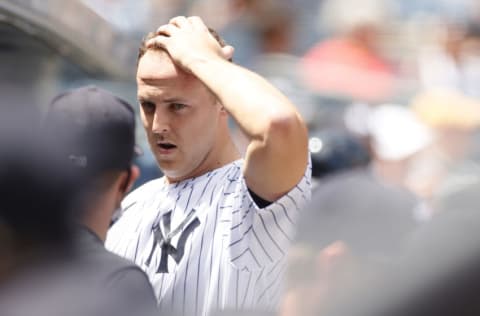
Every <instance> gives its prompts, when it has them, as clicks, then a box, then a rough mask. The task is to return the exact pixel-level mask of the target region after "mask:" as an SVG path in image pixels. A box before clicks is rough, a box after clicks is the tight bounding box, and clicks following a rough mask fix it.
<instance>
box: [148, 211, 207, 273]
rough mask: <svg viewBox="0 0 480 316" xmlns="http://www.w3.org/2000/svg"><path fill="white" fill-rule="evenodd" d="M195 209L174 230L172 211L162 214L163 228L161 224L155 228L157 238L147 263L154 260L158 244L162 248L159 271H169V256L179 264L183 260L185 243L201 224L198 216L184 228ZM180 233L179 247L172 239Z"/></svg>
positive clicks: (154, 233) (154, 232)
mask: <svg viewBox="0 0 480 316" xmlns="http://www.w3.org/2000/svg"><path fill="white" fill-rule="evenodd" d="M195 212H196V211H195V209H192V210H191V211H190V213H189V214H188V215H187V217H185V219H184V220H183V221H182V222H181V223H180V225H178V227H177V228H176V229H174V230H173V231H171V230H170V224H171V219H172V211H169V212H167V213H165V214H163V216H162V220H161V224H163V229H161V228H160V226H159V225H157V226H156V227H154V228H153V235H154V237H155V240H154V242H153V247H152V250H151V252H150V255H149V256H148V259H147V261H146V262H145V264H146V265H147V266H150V262H151V261H152V257H153V253H154V252H155V248H156V246H157V245H158V246H159V247H160V249H161V250H162V255H161V258H160V265H159V266H158V269H157V273H168V256H172V258H173V259H174V260H175V262H176V263H177V264H178V263H180V261H182V258H183V255H184V254H185V244H186V243H187V240H188V237H189V236H190V235H191V234H192V233H193V231H194V230H195V229H196V228H197V227H198V225H200V221H199V220H198V217H195V218H194V219H193V220H192V221H191V222H190V223H189V224H188V225H187V226H186V227H185V229H184V226H185V225H186V224H187V223H188V222H189V221H190V219H191V218H192V217H193V215H194V214H195ZM178 233H181V234H180V237H179V239H178V242H177V248H175V247H173V246H172V244H171V240H172V238H173V237H174V236H176V235H177V234H178Z"/></svg>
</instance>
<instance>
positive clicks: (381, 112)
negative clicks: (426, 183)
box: [367, 104, 433, 187]
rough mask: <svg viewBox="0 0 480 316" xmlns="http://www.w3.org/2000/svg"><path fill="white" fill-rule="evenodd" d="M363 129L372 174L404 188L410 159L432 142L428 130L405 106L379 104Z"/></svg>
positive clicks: (372, 111)
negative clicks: (368, 150)
mask: <svg viewBox="0 0 480 316" xmlns="http://www.w3.org/2000/svg"><path fill="white" fill-rule="evenodd" d="M367 129H368V133H369V136H370V143H371V148H372V152H373V157H374V159H373V169H374V171H375V173H376V175H377V176H378V177H379V178H380V179H381V181H383V182H385V183H388V184H390V185H397V186H401V187H406V177H407V174H408V171H409V164H410V162H411V160H412V159H413V158H414V156H415V155H416V154H418V153H419V152H421V151H422V150H426V148H427V147H428V146H429V145H430V144H431V143H432V141H433V135H432V133H431V131H430V130H429V128H428V127H427V126H426V125H425V124H423V123H422V122H421V121H420V120H419V119H418V118H417V117H416V115H415V113H413V112H412V111H411V110H410V109H408V108H407V107H405V106H401V105H396V104H383V105H379V106H377V107H374V108H373V109H372V110H371V112H370V115H369V117H368V120H367Z"/></svg>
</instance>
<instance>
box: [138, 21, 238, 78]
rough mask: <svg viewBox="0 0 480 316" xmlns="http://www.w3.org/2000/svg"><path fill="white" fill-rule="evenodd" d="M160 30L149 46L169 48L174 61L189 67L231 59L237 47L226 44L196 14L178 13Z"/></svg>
mask: <svg viewBox="0 0 480 316" xmlns="http://www.w3.org/2000/svg"><path fill="white" fill-rule="evenodd" d="M157 34H158V35H157V36H156V37H154V38H152V39H150V40H149V41H148V42H147V47H152V46H158V47H161V48H163V49H165V50H166V51H167V52H168V54H169V55H170V57H171V58H172V59H173V61H174V62H175V63H176V64H178V65H179V66H181V67H182V68H184V69H185V70H187V71H189V69H190V65H191V64H192V63H194V62H205V61H209V60H215V59H219V58H220V59H224V60H229V59H231V58H232V56H233V52H234V48H233V47H232V46H230V45H226V46H224V47H222V46H221V45H220V44H219V42H218V41H217V40H216V39H215V38H214V37H213V36H212V34H211V33H210V31H209V29H208V27H207V26H206V25H205V23H204V22H203V21H202V19H200V18H199V17H196V16H192V17H188V18H187V17H184V16H177V17H175V18H173V19H171V20H170V22H169V23H168V24H165V25H162V26H160V27H159V28H158V29H157Z"/></svg>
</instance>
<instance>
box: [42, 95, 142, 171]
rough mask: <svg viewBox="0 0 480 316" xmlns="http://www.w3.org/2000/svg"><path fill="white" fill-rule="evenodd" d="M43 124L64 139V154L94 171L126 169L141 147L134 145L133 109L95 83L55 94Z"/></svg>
mask: <svg viewBox="0 0 480 316" xmlns="http://www.w3.org/2000/svg"><path fill="white" fill-rule="evenodd" d="M45 123H46V128H47V130H48V131H50V133H53V134H55V135H56V136H57V137H59V138H62V140H63V142H65V143H67V146H66V152H65V154H64V155H65V156H66V157H65V158H67V159H69V160H70V162H71V163H72V164H73V165H75V166H76V167H79V168H81V170H85V171H87V173H93V174H94V175H96V174H98V173H100V172H103V171H109V170H124V169H128V168H129V167H130V166H131V164H132V162H133V159H134V157H135V156H136V155H140V154H141V150H140V149H139V147H138V146H136V145H135V111H134V110H133V107H132V106H131V105H130V104H129V103H128V102H127V101H125V100H123V99H121V98H119V97H117V96H115V95H113V94H112V93H110V92H108V91H106V90H104V89H101V88H99V87H96V86H85V87H81V88H78V89H74V90H71V91H68V92H65V93H62V94H60V95H58V96H56V97H55V98H54V99H53V100H52V102H51V104H50V107H49V110H48V112H47V116H46V120H45Z"/></svg>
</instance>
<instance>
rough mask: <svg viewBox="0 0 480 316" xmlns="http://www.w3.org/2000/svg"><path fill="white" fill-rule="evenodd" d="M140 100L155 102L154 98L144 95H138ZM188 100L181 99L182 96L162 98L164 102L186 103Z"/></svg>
mask: <svg viewBox="0 0 480 316" xmlns="http://www.w3.org/2000/svg"><path fill="white" fill-rule="evenodd" d="M137 99H138V102H152V103H155V102H154V101H152V98H149V97H142V96H138V98H137ZM185 102H186V101H185V100H183V99H181V98H167V99H164V100H162V103H185Z"/></svg>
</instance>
